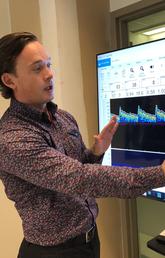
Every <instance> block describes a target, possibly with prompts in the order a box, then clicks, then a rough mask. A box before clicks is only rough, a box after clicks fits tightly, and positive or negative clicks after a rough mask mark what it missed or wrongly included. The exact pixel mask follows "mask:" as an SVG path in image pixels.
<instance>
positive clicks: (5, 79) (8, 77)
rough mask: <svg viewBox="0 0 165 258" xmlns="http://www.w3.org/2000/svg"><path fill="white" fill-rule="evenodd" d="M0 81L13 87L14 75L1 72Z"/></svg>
mask: <svg viewBox="0 0 165 258" xmlns="http://www.w3.org/2000/svg"><path fill="white" fill-rule="evenodd" d="M1 80H2V82H3V83H4V84H5V85H6V86H7V87H9V88H11V89H13V90H14V89H15V81H14V75H13V74H11V73H3V74H2V75H1Z"/></svg>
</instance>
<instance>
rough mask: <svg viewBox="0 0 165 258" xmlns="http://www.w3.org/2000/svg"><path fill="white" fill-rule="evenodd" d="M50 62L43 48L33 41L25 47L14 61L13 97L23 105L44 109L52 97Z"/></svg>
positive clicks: (52, 86)
mask: <svg viewBox="0 0 165 258" xmlns="http://www.w3.org/2000/svg"><path fill="white" fill-rule="evenodd" d="M50 66H51V60H50V57H49V56H48V55H47V53H46V51H45V49H44V47H43V46H42V45H41V44H40V43H39V42H38V41H34V42H31V43H29V44H27V45H26V46H25V48H24V49H23V51H22V52H21V54H20V55H19V56H18V57H17V60H16V75H12V80H13V81H14V87H13V90H14V96H15V98H16V99H17V100H18V101H20V102H23V103H26V104H29V105H32V106H34V107H37V108H39V109H44V107H45V104H46V103H47V102H49V101H50V100H52V99H53V97H54V85H53V73H52V70H51V68H50Z"/></svg>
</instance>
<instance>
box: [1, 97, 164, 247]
mask: <svg viewBox="0 0 165 258" xmlns="http://www.w3.org/2000/svg"><path fill="white" fill-rule="evenodd" d="M47 109H48V111H49V113H50V114H51V121H50V119H48V116H47V114H46V113H43V112H40V111H38V110H36V109H35V108H32V107H30V106H28V105H25V104H23V103H20V102H18V101H16V100H15V99H12V100H11V105H10V107H9V109H8V110H7V111H6V112H5V114H4V115H3V117H2V119H1V121H0V178H1V180H2V182H3V183H4V186H5V192H6V194H7V196H8V198H9V199H10V200H12V201H14V202H15V207H16V209H17V211H18V213H19V215H20V217H21V219H22V223H23V231H24V236H25V238H26V240H27V241H29V242H32V243H35V244H39V245H43V246H46V245H56V244H59V243H62V242H64V241H66V240H67V239H70V238H73V237H75V236H77V235H79V234H81V233H84V232H86V231H87V230H89V229H90V228H91V226H92V224H93V222H94V221H95V219H96V217H97V214H98V208H97V205H96V202H95V198H96V197H106V196H116V197H120V198H129V197H136V196H137V195H140V194H142V193H143V192H145V191H146V190H149V189H151V188H153V187H160V186H163V185H165V177H164V175H163V172H162V170H161V167H160V166H158V167H153V168H150V169H148V168H141V169H136V168H126V167H122V168H119V167H109V166H102V165H100V164H99V163H100V162H101V159H102V157H97V156H94V155H93V154H92V152H91V151H90V150H88V149H87V148H86V147H85V145H84V143H83V141H82V138H81V135H80V132H79V129H78V126H77V123H76V121H75V120H74V118H73V117H72V116H71V115H70V114H68V113H67V112H65V111H62V110H60V109H58V108H57V106H56V105H55V104H53V103H51V102H50V103H48V104H47ZM97 163H98V164H97Z"/></svg>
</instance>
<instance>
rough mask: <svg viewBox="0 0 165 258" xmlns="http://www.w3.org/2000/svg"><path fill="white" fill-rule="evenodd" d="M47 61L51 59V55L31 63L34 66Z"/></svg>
mask: <svg viewBox="0 0 165 258" xmlns="http://www.w3.org/2000/svg"><path fill="white" fill-rule="evenodd" d="M45 61H46V62H47V61H51V58H50V57H48V59H47V60H37V61H35V62H33V63H31V64H30V66H34V65H36V64H40V63H44V62H45Z"/></svg>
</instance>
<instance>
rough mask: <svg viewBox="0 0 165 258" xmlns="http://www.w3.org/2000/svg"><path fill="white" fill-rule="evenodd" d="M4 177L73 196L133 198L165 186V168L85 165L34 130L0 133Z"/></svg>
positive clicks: (0, 162) (0, 151) (0, 165)
mask: <svg viewBox="0 0 165 258" xmlns="http://www.w3.org/2000/svg"><path fill="white" fill-rule="evenodd" d="M0 157H1V159H0V174H1V172H2V173H7V174H12V175H14V176H17V177H19V178H21V179H23V180H25V181H28V182H29V183H32V184H34V185H37V186H40V187H43V188H45V189H49V190H52V191H59V192H63V193H65V194H69V195H77V196H81V197H83V196H84V198H87V197H106V196H115V197H120V198H131V197H136V196H138V195H141V194H142V193H143V192H145V191H147V190H150V189H152V188H156V187H161V186H164V185H165V176H164V173H163V171H164V164H163V171H162V167H161V166H158V167H152V168H137V169H136V168H127V167H109V166H102V165H98V164H82V163H81V162H79V161H77V160H75V159H72V158H70V157H68V156H66V155H65V154H63V153H61V152H59V151H57V150H56V149H54V148H52V147H50V146H49V145H48V143H47V142H46V141H45V139H43V137H42V136H41V135H39V134H38V133H35V132H34V131H30V130H26V129H24V131H22V130H12V131H8V132H5V133H4V134H2V133H1V134H0Z"/></svg>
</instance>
